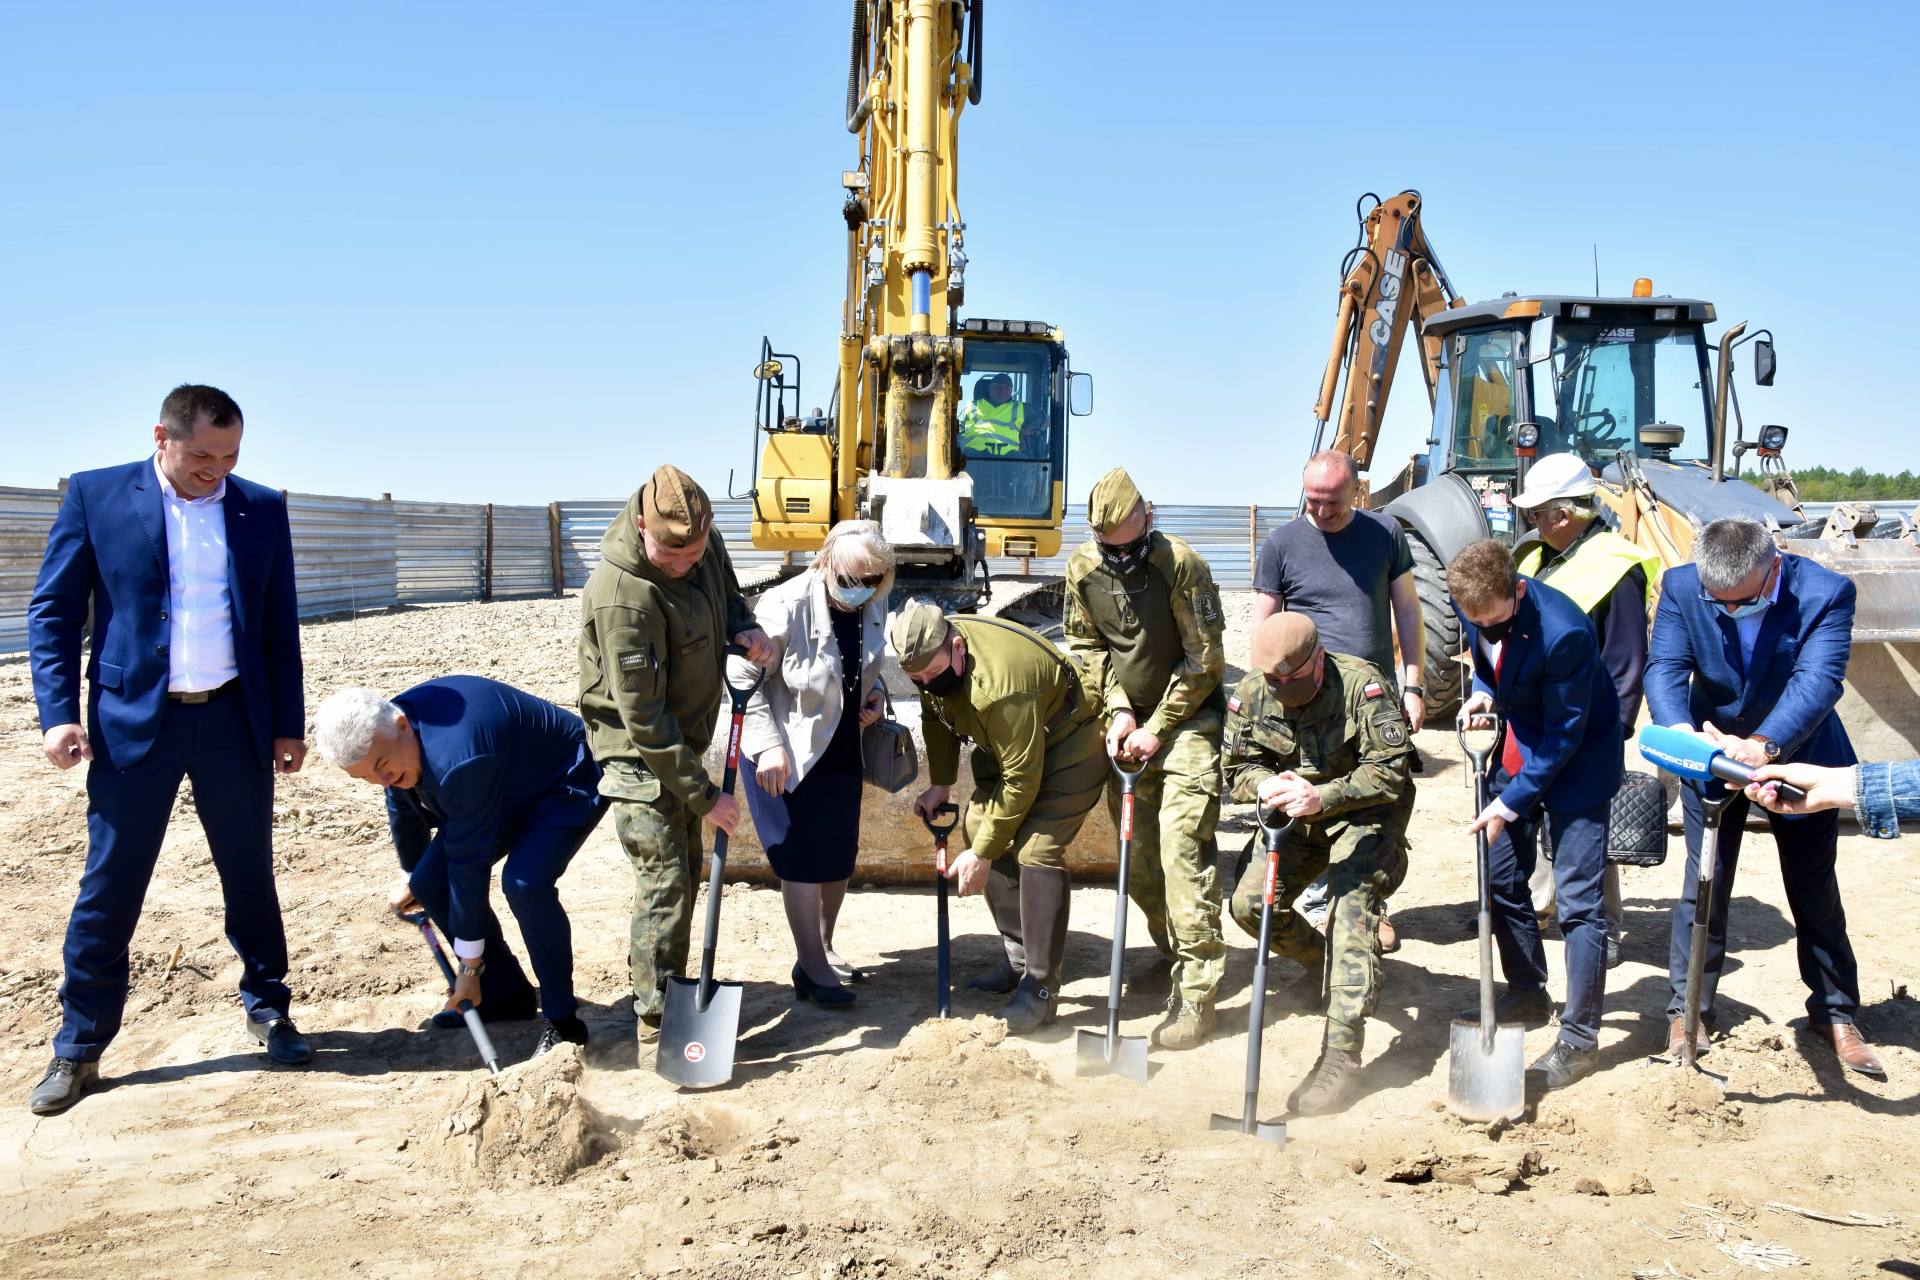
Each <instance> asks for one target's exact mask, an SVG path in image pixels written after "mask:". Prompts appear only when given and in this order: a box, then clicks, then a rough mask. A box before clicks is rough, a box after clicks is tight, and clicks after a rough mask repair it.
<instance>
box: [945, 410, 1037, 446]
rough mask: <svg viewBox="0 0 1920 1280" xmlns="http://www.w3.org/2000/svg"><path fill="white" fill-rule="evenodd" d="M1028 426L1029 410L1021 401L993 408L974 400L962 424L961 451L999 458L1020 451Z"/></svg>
mask: <svg viewBox="0 0 1920 1280" xmlns="http://www.w3.org/2000/svg"><path fill="white" fill-rule="evenodd" d="M1026 425H1027V407H1026V406H1025V405H1023V404H1021V403H1020V402H1019V401H1018V400H1009V401H1007V402H1006V403H1005V404H999V405H997V404H994V403H993V402H992V401H991V400H975V401H974V402H973V407H972V408H970V409H968V410H967V416H966V420H965V421H964V422H962V423H961V424H960V447H961V448H962V449H968V450H971V451H972V452H974V453H981V454H986V455H988V456H990V457H1000V456H1003V455H1005V454H1009V453H1017V452H1019V449H1020V428H1022V427H1024V426H1026Z"/></svg>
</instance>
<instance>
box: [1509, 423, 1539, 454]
mask: <svg viewBox="0 0 1920 1280" xmlns="http://www.w3.org/2000/svg"><path fill="white" fill-rule="evenodd" d="M1513 445H1514V448H1516V449H1537V448H1539V447H1540V424H1539V423H1537V422H1523V423H1521V424H1520V425H1519V426H1517V427H1515V428H1514V429H1513Z"/></svg>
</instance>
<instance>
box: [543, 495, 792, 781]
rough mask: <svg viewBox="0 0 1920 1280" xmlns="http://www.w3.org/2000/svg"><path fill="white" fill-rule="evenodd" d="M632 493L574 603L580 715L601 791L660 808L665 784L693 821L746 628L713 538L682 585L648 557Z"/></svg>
mask: <svg viewBox="0 0 1920 1280" xmlns="http://www.w3.org/2000/svg"><path fill="white" fill-rule="evenodd" d="M639 510H640V495H639V494H638V493H635V494H634V496H633V497H632V498H631V499H629V500H628V502H627V505H626V509H625V510H623V511H622V512H621V513H620V514H619V515H618V516H615V517H614V520H613V523H612V524H610V525H608V526H607V532H606V536H605V537H603V538H602V539H601V540H600V563H599V564H597V565H595V566H594V569H593V573H592V574H591V575H590V576H589V577H588V578H587V586H586V590H585V591H583V592H581V594H580V718H581V719H582V720H584V721H586V725H587V746H588V748H589V749H590V750H591V751H592V752H593V757H594V759H596V760H598V761H599V762H600V768H601V770H602V776H601V780H600V790H601V792H602V793H603V794H605V795H609V796H612V797H614V798H616V799H623V800H657V799H659V797H660V789H661V787H662V786H664V787H665V788H666V789H667V790H668V791H670V792H672V793H673V794H674V795H676V796H678V797H679V798H680V799H681V801H682V802H684V803H685V804H686V806H687V808H688V809H690V810H691V811H693V812H694V813H705V812H707V810H709V809H711V808H713V805H714V801H716V800H718V799H719V797H720V789H719V788H718V787H716V786H715V785H714V784H713V781H712V779H710V778H709V777H708V776H707V770H706V766H705V765H703V764H702V763H701V760H700V757H701V754H702V753H703V752H704V751H706V749H707V745H708V744H709V743H710V742H712V741H713V726H714V720H715V718H716V717H717V716H718V714H719V711H720V700H721V697H722V695H723V693H724V686H723V678H722V677H723V672H724V671H725V669H726V655H725V650H726V646H727V645H728V644H729V643H730V642H731V641H732V638H733V637H734V636H735V635H737V634H738V633H740V632H741V631H744V630H746V629H747V628H748V627H751V626H753V625H755V624H754V621H753V614H752V612H751V611H750V610H749V609H748V608H747V602H746V598H745V597H743V596H742V595H741V594H740V583H739V581H738V579H736V578H735V577H734V573H733V562H732V561H731V560H730V559H728V558H727V548H726V544H725V543H724V542H722V541H721V539H720V534H719V532H718V531H714V532H711V533H709V534H708V535H707V551H706V554H705V555H704V556H702V557H701V558H700V562H699V563H698V564H696V565H694V567H693V569H692V571H691V572H689V573H688V574H687V576H686V577H684V578H669V577H667V576H666V575H665V574H664V573H661V572H660V571H659V570H658V569H656V568H654V566H653V562H652V561H650V560H648V559H647V553H646V547H645V544H643V543H642V542H641V539H640V530H639V527H638V521H637V516H638V514H639Z"/></svg>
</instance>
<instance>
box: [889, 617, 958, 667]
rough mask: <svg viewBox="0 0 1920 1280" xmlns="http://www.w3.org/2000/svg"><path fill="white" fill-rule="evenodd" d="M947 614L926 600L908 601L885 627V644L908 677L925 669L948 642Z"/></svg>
mask: <svg viewBox="0 0 1920 1280" xmlns="http://www.w3.org/2000/svg"><path fill="white" fill-rule="evenodd" d="M947 632H948V627H947V615H946V614H944V613H942V612H940V607H939V606H938V605H936V604H932V603H929V602H928V601H925V600H909V601H908V602H907V603H906V604H905V605H904V606H903V607H902V608H901V610H900V612H898V613H896V614H894V615H893V621H892V622H890V623H888V624H887V642H888V643H889V644H891V645H892V646H893V651H894V652H895V653H897V654H899V655H900V669H901V670H902V671H904V672H906V673H907V674H909V675H912V674H913V673H914V672H916V671H920V670H923V669H925V667H926V666H927V664H928V663H930V662H932V661H933V660H934V657H935V656H936V655H937V654H939V652H940V650H941V647H942V646H944V645H945V644H946V643H947Z"/></svg>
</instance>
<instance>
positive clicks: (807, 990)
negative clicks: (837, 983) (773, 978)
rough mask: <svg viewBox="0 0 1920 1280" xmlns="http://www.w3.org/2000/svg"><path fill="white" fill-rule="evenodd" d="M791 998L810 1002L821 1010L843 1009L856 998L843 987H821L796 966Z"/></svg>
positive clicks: (794, 967)
mask: <svg viewBox="0 0 1920 1280" xmlns="http://www.w3.org/2000/svg"><path fill="white" fill-rule="evenodd" d="M793 998H794V999H795V1000H811V1001H813V1002H814V1003H815V1004H817V1005H819V1006H820V1007H821V1008H822V1009H844V1008H846V1007H847V1006H848V1005H850V1004H852V1003H853V1002H854V1000H856V999H857V998H858V997H856V996H855V995H854V994H853V992H851V991H849V990H847V989H846V988H845V987H823V986H821V985H820V984H819V983H817V982H815V981H814V980H813V979H812V978H809V977H808V976H807V971H806V970H805V969H802V968H801V967H800V966H799V965H797V964H796V965H794V966H793Z"/></svg>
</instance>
